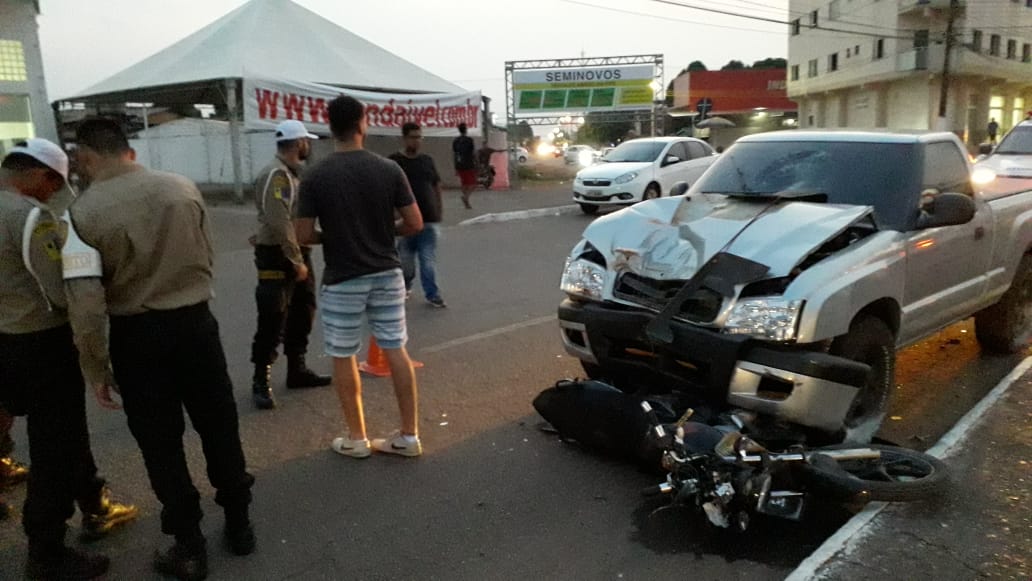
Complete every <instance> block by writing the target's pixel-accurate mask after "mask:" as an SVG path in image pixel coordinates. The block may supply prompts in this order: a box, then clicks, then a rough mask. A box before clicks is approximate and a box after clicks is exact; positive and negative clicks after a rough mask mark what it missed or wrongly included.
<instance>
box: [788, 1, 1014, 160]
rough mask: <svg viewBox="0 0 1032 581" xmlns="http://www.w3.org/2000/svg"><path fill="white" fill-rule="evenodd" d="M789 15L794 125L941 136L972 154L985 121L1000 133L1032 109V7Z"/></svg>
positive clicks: (891, 7) (815, 6)
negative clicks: (949, 39)
mask: <svg viewBox="0 0 1032 581" xmlns="http://www.w3.org/2000/svg"><path fill="white" fill-rule="evenodd" d="M951 13H952V15H953V39H954V42H953V48H952V50H951V51H950V59H949V60H950V62H949V68H948V70H949V79H950V80H949V90H948V92H947V101H946V104H947V107H946V114H945V117H944V118H943V119H942V121H940V119H939V105H940V92H941V86H942V85H941V83H942V79H943V70H944V61H945V54H946V42H945V40H946V30H947V26H948V23H949V20H950V17H951ZM789 14H790V20H791V24H790V26H789V44H788V60H789V69H788V96H789V98H790V99H792V100H794V101H795V102H796V103H798V104H799V125H800V127H803V128H808V127H809V128H816V127H826V128H835V127H850V128H888V129H894V130H929V129H947V130H950V131H953V132H954V133H956V134H957V135H958V136H960V137H961V139H964V140H965V142H967V143H968V144H969V145H971V146H974V145H976V144H979V143H982V142H983V141H985V140H986V138H987V126H988V124H989V122H990V120H991V119H995V120H996V121H997V123H998V124H999V126H1000V130H999V133H1000V135H1002V134H1003V133H1004V132H1005V131H1006V130H1007V129H1010V128H1011V127H1012V126H1014V125H1015V124H1016V123H1018V122H1019V121H1021V120H1022V119H1024V118H1025V116H1026V115H1027V114H1028V112H1029V111H1030V110H1032V0H958V1H957V3H956V8H951V2H950V0H790V2H789Z"/></svg>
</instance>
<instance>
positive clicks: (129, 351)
mask: <svg viewBox="0 0 1032 581" xmlns="http://www.w3.org/2000/svg"><path fill="white" fill-rule="evenodd" d="M111 363H112V366H113V368H114V371H115V380H116V381H117V382H118V385H119V388H120V389H121V395H122V405H123V406H124V407H125V413H126V416H127V418H128V421H129V430H130V431H131V432H132V434H133V437H135V438H136V443H137V444H139V446H140V451H141V452H142V453H143V461H144V464H146V466H147V476H148V477H149V478H150V482H151V487H152V488H153V489H154V492H155V494H156V495H157V497H158V500H159V501H161V505H162V509H161V530H162V532H164V533H166V534H172V535H177V536H183V537H190V536H194V535H197V534H200V524H199V523H200V521H201V505H200V494H199V493H198V492H197V489H196V488H195V487H194V484H193V481H192V480H191V479H190V472H189V470H188V469H187V464H186V455H185V453H184V450H183V432H184V430H185V422H184V420H183V408H184V407H185V408H186V413H187V414H188V415H189V416H190V422H191V423H192V424H193V428H194V430H195V431H196V432H197V434H198V435H199V436H200V437H201V446H202V448H203V450H204V459H205V462H206V464H207V469H208V480H209V481H210V482H211V485H212V486H214V487H215V490H216V493H215V502H217V503H218V504H219V505H220V506H222V507H223V508H224V509H225V510H226V514H227V515H230V514H231V513H233V512H246V510H247V506H248V504H250V502H251V485H252V484H253V483H254V478H253V477H252V476H251V475H250V474H248V473H247V470H246V466H245V461H244V451H243V449H242V448H241V446H240V430H239V426H238V423H237V409H236V402H235V401H234V400H233V384H232V382H231V381H230V379H229V374H228V372H227V371H226V356H225V354H224V353H223V351H222V342H221V341H220V340H219V326H218V323H217V322H216V321H215V317H214V316H213V315H212V314H211V311H210V310H208V304H207V303H200V304H197V305H193V306H189V307H183V308H180V309H174V310H169V311H149V312H147V313H144V314H142V315H135V316H130V317H111Z"/></svg>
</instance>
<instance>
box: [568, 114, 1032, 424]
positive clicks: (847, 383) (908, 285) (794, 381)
mask: <svg viewBox="0 0 1032 581" xmlns="http://www.w3.org/2000/svg"><path fill="white" fill-rule="evenodd" d="M1014 143H1015V144H1016V143H1017V142H1014ZM1001 147H1002V144H1001ZM1005 151H1006V150H1005ZM606 165H607V164H603V167H604V166H606ZM976 177H977V172H976V173H975V174H974V175H973V174H972V168H971V164H970V162H969V160H968V157H967V155H966V150H965V148H964V146H963V144H962V143H961V142H960V140H959V139H957V137H956V136H955V135H953V134H952V133H928V134H920V135H916V134H891V133H889V134H884V133H865V132H802V131H792V132H771V133H764V134H758V135H751V136H747V137H743V138H741V139H739V140H738V142H737V143H736V144H735V145H733V146H732V147H730V148H729V149H728V150H727V152H725V153H723V154H722V155H721V156H720V157H718V158H717V161H716V162H715V163H714V164H713V166H712V167H711V168H710V169H709V170H708V171H707V172H706V173H705V175H703V176H702V177H701V178H700V179H699V180H698V181H696V182H695V184H694V185H693V186H692V188H691V189H690V190H689V191H688V192H687V194H686V195H684V196H682V197H678V198H670V199H660V200H654V201H650V202H645V203H642V204H639V205H636V206H634V207H632V208H628V209H625V210H622V211H620V212H617V213H616V214H613V215H610V216H608V217H607V219H605V220H597V221H595V222H594V223H592V224H591V225H590V226H588V228H587V229H586V230H585V231H584V238H583V240H581V241H580V242H579V243H578V244H577V245H576V246H575V247H574V249H573V251H572V253H571V254H570V256H569V258H568V261H567V266H566V268H565V270H564V274H563V278H562V283H561V286H562V290H563V291H565V292H566V294H567V297H568V298H567V299H566V300H564V301H563V302H562V304H561V305H560V307H559V322H560V327H561V333H562V340H563V342H564V344H565V346H566V349H567V351H568V352H569V353H571V354H572V355H574V356H576V357H578V358H579V359H580V360H581V362H582V364H583V366H584V369H585V370H586V372H587V373H588V375H589V376H591V377H592V378H595V379H606V380H609V381H610V382H612V383H614V384H615V385H617V387H620V388H622V389H627V390H638V389H641V388H642V385H645V386H652V389H654V388H655V386H657V385H659V386H664V387H666V388H668V389H677V390H679V391H681V392H682V393H687V394H694V396H695V397H698V398H701V399H705V400H707V401H716V402H723V403H724V404H728V405H731V406H741V407H745V408H747V409H751V410H757V411H759V412H760V413H764V414H768V415H773V416H776V417H778V418H780V419H781V420H784V421H788V422H792V423H794V424H796V425H802V426H807V427H810V428H813V429H816V430H820V431H822V432H824V433H825V434H828V435H834V436H835V438H837V439H847V440H851V441H857V442H860V441H865V440H867V439H869V438H870V437H871V436H872V435H873V434H874V433H875V431H876V430H877V429H878V427H879V426H880V424H881V422H882V420H883V418H884V417H885V413H886V410H887V409H888V408H889V400H890V398H891V397H892V394H893V393H894V392H895V385H896V384H895V381H894V369H895V360H896V350H897V349H901V348H903V347H905V346H907V345H910V344H913V343H916V342H918V341H920V340H922V339H924V338H927V337H928V336H930V335H932V334H933V333H936V332H938V331H939V330H941V329H943V328H944V327H946V326H949V325H952V324H953V323H956V322H957V321H960V320H962V319H965V318H967V317H971V316H972V315H973V316H974V319H975V335H976V337H977V338H978V341H979V343H980V344H981V345H982V347H983V349H985V350H987V351H993V352H1004V353H1013V352H1018V351H1022V350H1024V349H1026V348H1027V346H1028V342H1029V337H1030V335H1032V297H1030V294H1029V289H1030V288H1032V191H1030V190H1029V189H1025V190H1015V191H1013V192H1011V193H1007V194H997V193H992V194H990V193H987V192H986V189H985V188H983V187H982V186H981V185H979V182H978V181H977V180H976V179H975V178H976ZM857 363H860V364H862V365H861V366H860V367H859V368H858V367H857ZM949 387H950V386H948V385H944V386H943V388H944V389H949Z"/></svg>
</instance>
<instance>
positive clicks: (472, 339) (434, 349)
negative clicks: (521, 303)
mask: <svg viewBox="0 0 1032 581" xmlns="http://www.w3.org/2000/svg"><path fill="white" fill-rule="evenodd" d="M556 321H558V319H557V318H556V316H555V315H548V316H546V317H538V318H536V319H529V320H526V321H521V322H519V323H514V324H512V325H506V326H504V327H498V328H496V329H491V330H490V331H484V332H482V333H476V334H473V335H468V336H466V337H459V338H458V339H452V340H451V341H445V342H444V343H438V344H437V345H433V346H431V347H427V348H425V349H420V350H419V352H420V353H438V352H440V351H445V350H447V349H452V348H455V347H461V346H462V345H466V344H468V343H476V342H477V341H483V340H484V339H490V338H491V337H497V336H498V335H504V334H506V333H511V332H513V331H519V330H520V329H526V328H527V327H535V326H537V325H541V324H544V323H550V322H556ZM558 328H559V327H558V324H557V325H556V329H558Z"/></svg>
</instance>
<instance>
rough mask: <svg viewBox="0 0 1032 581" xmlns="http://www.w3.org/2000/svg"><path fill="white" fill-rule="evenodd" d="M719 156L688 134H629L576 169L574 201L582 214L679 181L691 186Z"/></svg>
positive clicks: (641, 197) (628, 201)
mask: <svg viewBox="0 0 1032 581" xmlns="http://www.w3.org/2000/svg"><path fill="white" fill-rule="evenodd" d="M716 159H717V154H716V153H715V152H714V151H713V148H711V147H710V146H709V144H708V143H706V142H705V141H702V140H699V139H693V138H688V137H652V138H642V139H632V140H630V141H626V142H624V143H622V144H620V145H619V146H618V147H617V148H616V149H614V150H613V151H611V152H609V153H608V154H607V155H606V156H605V157H603V158H602V159H600V160H599V161H600V163H598V164H596V165H593V166H591V167H586V168H584V169H582V170H580V171H579V172H577V177H576V178H575V179H574V181H573V200H574V201H575V202H577V203H578V204H580V207H581V210H582V211H583V212H584V213H585V214H594V213H596V212H598V209H599V207H600V206H627V205H630V204H634V203H636V202H640V201H642V200H649V199H653V198H658V197H660V196H662V195H664V194H665V193H667V192H669V191H670V189H671V188H672V187H673V186H674V184H675V183H677V182H681V181H683V182H687V183H688V184H689V185H691V184H692V183H693V182H694V181H695V180H697V179H699V177H700V176H701V175H702V173H703V172H704V171H706V169H707V168H708V167H709V166H710V164H712V163H713V161H714V160H716Z"/></svg>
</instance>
